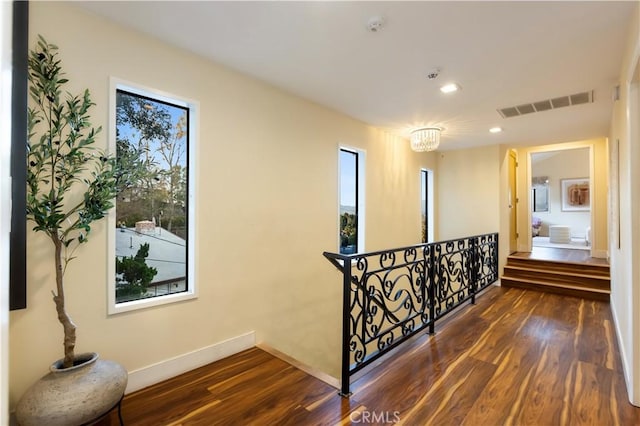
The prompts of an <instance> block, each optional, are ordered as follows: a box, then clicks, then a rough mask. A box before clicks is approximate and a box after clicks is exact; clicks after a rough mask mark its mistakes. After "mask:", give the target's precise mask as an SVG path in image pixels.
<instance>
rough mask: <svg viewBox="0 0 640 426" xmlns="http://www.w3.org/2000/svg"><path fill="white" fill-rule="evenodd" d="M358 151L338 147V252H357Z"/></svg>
mask: <svg viewBox="0 0 640 426" xmlns="http://www.w3.org/2000/svg"><path fill="white" fill-rule="evenodd" d="M358 171H359V170H358V152H356V151H350V150H347V149H343V148H341V149H340V253H341V254H353V253H357V252H358Z"/></svg>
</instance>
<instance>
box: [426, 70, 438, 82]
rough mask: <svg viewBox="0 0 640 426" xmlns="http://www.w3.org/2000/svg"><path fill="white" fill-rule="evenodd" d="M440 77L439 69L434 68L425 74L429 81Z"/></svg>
mask: <svg viewBox="0 0 640 426" xmlns="http://www.w3.org/2000/svg"><path fill="white" fill-rule="evenodd" d="M439 75H440V68H434V69H432V70H429V71H428V72H427V78H428V79H429V80H435V79H436V78H438V76H439Z"/></svg>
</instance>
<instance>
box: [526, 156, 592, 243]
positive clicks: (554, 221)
mask: <svg viewBox="0 0 640 426" xmlns="http://www.w3.org/2000/svg"><path fill="white" fill-rule="evenodd" d="M590 156H591V148H589V147H581V148H572V149H564V150H555V151H552V150H549V151H544V152H534V153H531V158H530V160H531V182H529V184H530V191H531V194H530V196H531V209H530V214H531V235H532V248H533V249H535V248H536V247H547V248H565V249H578V250H585V251H590V250H591V245H592V232H591V204H592V202H591V201H592V200H591V197H590V195H591V191H590V185H591V160H590Z"/></svg>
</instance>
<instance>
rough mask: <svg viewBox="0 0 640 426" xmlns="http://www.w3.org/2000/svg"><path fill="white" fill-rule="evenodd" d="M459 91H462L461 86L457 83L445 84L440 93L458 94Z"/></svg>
mask: <svg viewBox="0 0 640 426" xmlns="http://www.w3.org/2000/svg"><path fill="white" fill-rule="evenodd" d="M458 90H460V86H458V85H457V84H456V83H450V84H445V85H444V86H442V87H441V88H440V91H441V92H442V93H453V92H457V91H458Z"/></svg>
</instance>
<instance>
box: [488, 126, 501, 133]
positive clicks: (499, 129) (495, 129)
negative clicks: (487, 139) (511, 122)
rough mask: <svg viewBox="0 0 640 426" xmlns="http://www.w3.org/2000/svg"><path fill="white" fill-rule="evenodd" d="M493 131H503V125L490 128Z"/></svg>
mask: <svg viewBox="0 0 640 426" xmlns="http://www.w3.org/2000/svg"><path fill="white" fill-rule="evenodd" d="M489 131H490V132H491V133H500V132H501V131H502V127H492V128H490V129H489Z"/></svg>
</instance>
